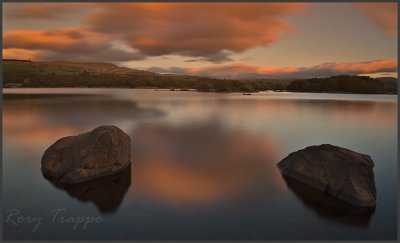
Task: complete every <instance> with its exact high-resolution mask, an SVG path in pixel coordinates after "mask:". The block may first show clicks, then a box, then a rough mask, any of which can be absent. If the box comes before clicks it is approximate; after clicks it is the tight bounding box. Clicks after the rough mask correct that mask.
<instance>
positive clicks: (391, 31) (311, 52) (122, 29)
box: [3, 3, 398, 78]
mask: <svg viewBox="0 0 400 243" xmlns="http://www.w3.org/2000/svg"><path fill="white" fill-rule="evenodd" d="M397 14H398V13H397V3H4V4H3V58H17V59H28V58H30V59H32V60H34V61H53V60H69V61H76V62H78V61H79V62H81V61H84V62H86V61H89V62H111V63H115V64H117V65H120V66H126V67H130V68H134V69H144V70H150V71H154V72H159V73H181V74H191V75H202V76H217V77H228V78H229V77H267V78H268V77H283V78H286V77H321V76H331V75H338V74H363V75H364V74H366V75H372V76H395V77H397V52H398V50H397V38H398V37H397Z"/></svg>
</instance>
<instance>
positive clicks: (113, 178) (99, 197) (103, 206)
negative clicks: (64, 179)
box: [45, 164, 131, 214]
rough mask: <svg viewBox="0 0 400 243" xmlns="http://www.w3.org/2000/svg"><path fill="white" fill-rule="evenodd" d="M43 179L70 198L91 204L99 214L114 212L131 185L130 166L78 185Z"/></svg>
mask: <svg viewBox="0 0 400 243" xmlns="http://www.w3.org/2000/svg"><path fill="white" fill-rule="evenodd" d="M45 178H46V179H47V180H48V181H49V182H50V183H51V184H52V185H53V186H55V187H56V188H58V189H60V190H64V191H66V192H67V193H68V195H70V196H71V197H72V198H76V199H78V200H79V201H82V202H92V203H94V204H95V205H96V207H97V208H98V209H99V210H100V212H102V213H104V214H106V213H113V212H116V211H117V209H118V208H119V206H120V205H121V202H122V200H123V199H124V196H125V194H126V193H127V192H128V190H129V187H130V185H131V166H130V164H129V165H128V166H127V167H125V168H124V169H123V170H122V171H121V172H118V173H116V174H113V175H108V176H103V177H99V178H95V179H93V180H89V181H85V182H82V183H78V184H65V183H61V182H59V181H58V180H57V179H54V178H51V177H46V176H45Z"/></svg>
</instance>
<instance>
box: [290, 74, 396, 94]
mask: <svg viewBox="0 0 400 243" xmlns="http://www.w3.org/2000/svg"><path fill="white" fill-rule="evenodd" d="M395 80H396V82H394V81H393V80H392V79H383V80H382V79H374V78H371V77H368V76H355V75H339V76H332V77H328V78H311V79H298V80H294V81H293V82H291V83H290V84H289V85H288V87H287V89H288V90H289V91H296V92H332V93H360V94H396V93H397V79H395Z"/></svg>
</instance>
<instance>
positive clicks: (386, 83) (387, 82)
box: [376, 77, 398, 94]
mask: <svg viewBox="0 0 400 243" xmlns="http://www.w3.org/2000/svg"><path fill="white" fill-rule="evenodd" d="M376 79H377V80H379V81H380V82H381V83H382V85H383V89H384V92H385V93H392V94H397V85H398V79H397V78H393V77H381V78H376Z"/></svg>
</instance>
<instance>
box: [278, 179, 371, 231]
mask: <svg viewBox="0 0 400 243" xmlns="http://www.w3.org/2000/svg"><path fill="white" fill-rule="evenodd" d="M283 179H284V180H285V182H286V184H287V186H288V187H289V188H290V189H291V190H292V191H293V192H294V194H295V195H296V196H297V197H298V198H299V199H300V200H301V201H302V202H303V204H304V205H305V206H307V207H309V208H311V209H312V210H313V211H315V212H316V213H317V215H318V216H319V217H321V218H323V219H327V220H330V221H333V222H336V223H340V224H345V225H351V226H354V227H361V228H367V227H368V225H369V222H370V220H371V218H372V215H373V214H374V212H375V207H353V206H351V205H350V204H347V203H345V202H342V201H340V200H338V199H336V198H333V197H332V196H329V195H327V194H325V193H323V192H321V191H319V190H317V189H314V188H313V187H310V186H308V185H306V184H304V183H302V182H299V181H297V180H294V179H292V178H290V177H287V176H283Z"/></svg>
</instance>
